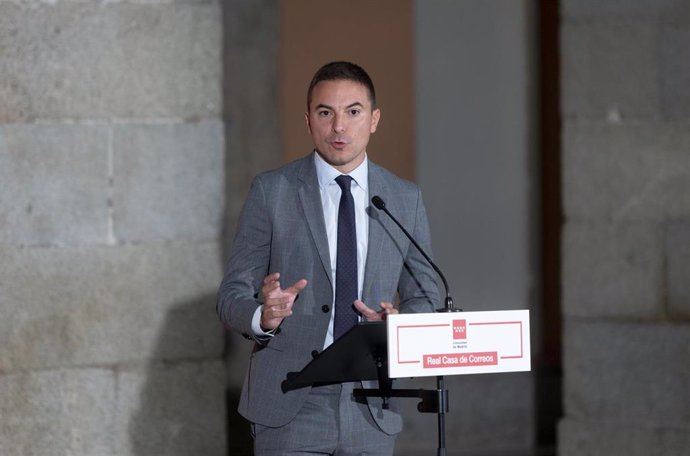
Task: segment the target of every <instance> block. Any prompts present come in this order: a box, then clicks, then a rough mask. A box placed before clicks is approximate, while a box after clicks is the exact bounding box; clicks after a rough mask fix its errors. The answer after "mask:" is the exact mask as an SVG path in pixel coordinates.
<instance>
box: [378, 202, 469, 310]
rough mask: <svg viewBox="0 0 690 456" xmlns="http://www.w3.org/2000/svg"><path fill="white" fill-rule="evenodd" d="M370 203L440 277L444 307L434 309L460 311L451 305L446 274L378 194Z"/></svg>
mask: <svg viewBox="0 0 690 456" xmlns="http://www.w3.org/2000/svg"><path fill="white" fill-rule="evenodd" d="M371 204H373V205H374V207H375V208H376V209H378V210H381V211H383V212H385V213H386V215H388V217H390V219H391V220H393V221H394V222H395V224H396V225H398V227H399V228H400V229H401V230H402V232H403V233H404V234H405V236H407V238H408V239H409V240H410V242H412V244H413V245H414V246H415V247H416V248H417V250H419V253H421V254H422V256H423V257H424V258H425V259H426V261H427V262H428V263H429V264H430V265H431V267H432V268H433V269H434V271H436V273H437V274H438V275H439V277H441V280H442V281H443V286H444V288H445V289H446V300H445V307H443V308H441V309H436V311H437V312H458V311H460V309H455V308H454V307H453V298H452V297H451V296H450V288H449V287H448V281H447V280H446V276H444V275H443V273H442V272H441V270H440V269H439V268H438V266H436V263H434V262H433V260H432V259H431V258H429V255H427V254H426V252H425V251H424V249H422V247H420V245H419V244H418V243H417V241H415V239H414V238H413V237H412V235H411V234H410V233H408V232H407V230H406V229H405V227H403V226H402V225H401V224H400V222H399V221H398V219H396V218H395V217H394V216H393V214H391V213H390V211H389V210H388V209H387V208H386V202H385V201H383V199H382V198H381V197H380V196H378V195H376V196H373V197H372V198H371Z"/></svg>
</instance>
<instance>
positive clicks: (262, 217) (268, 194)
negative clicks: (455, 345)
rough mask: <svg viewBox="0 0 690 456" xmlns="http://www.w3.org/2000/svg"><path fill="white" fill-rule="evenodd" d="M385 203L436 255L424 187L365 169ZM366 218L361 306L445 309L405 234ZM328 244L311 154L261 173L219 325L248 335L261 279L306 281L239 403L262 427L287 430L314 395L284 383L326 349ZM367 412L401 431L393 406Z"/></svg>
mask: <svg viewBox="0 0 690 456" xmlns="http://www.w3.org/2000/svg"><path fill="white" fill-rule="evenodd" d="M374 195H379V196H381V198H383V200H384V201H386V206H387V207H388V209H389V210H390V211H391V212H392V213H393V214H395V216H396V218H398V220H399V221H400V222H401V223H402V225H403V226H404V227H405V228H406V229H407V230H408V231H409V232H410V233H411V234H412V235H413V236H414V237H415V239H416V240H417V242H418V243H419V244H420V245H421V246H422V247H423V248H424V249H425V250H427V251H428V252H430V248H431V245H430V244H431V243H430V234H429V226H428V221H427V217H426V211H425V209H424V205H423V203H422V198H421V194H420V191H419V189H418V188H417V186H416V185H414V184H413V183H411V182H407V181H405V180H403V179H400V178H399V177H397V176H395V175H393V174H392V173H390V172H388V171H386V170H385V169H383V168H381V167H380V166H377V165H375V164H374V163H372V162H371V161H370V162H369V196H370V198H371V197H372V196H374ZM367 212H368V214H369V217H370V218H369V244H368V253H367V259H366V264H365V274H364V284H363V291H362V300H363V301H364V302H365V303H366V304H367V305H368V306H370V307H372V308H374V309H376V310H378V309H379V307H378V306H379V303H380V302H381V301H388V302H394V300H395V294H396V291H397V292H398V293H399V295H400V311H401V312H432V311H433V309H434V308H436V307H439V306H440V298H439V293H438V287H437V285H436V280H435V278H434V277H435V276H434V271H433V270H432V268H431V267H430V266H429V265H428V263H427V262H426V260H425V259H424V258H423V257H422V256H421V255H420V254H419V252H418V251H417V250H416V249H415V247H414V246H413V245H412V244H411V243H410V242H409V240H408V239H407V238H406V237H405V235H404V234H403V233H402V232H401V231H400V229H399V227H397V226H395V224H394V223H393V222H392V221H391V220H390V219H389V218H388V217H387V216H386V215H385V214H383V213H380V212H379V211H378V210H376V209H375V208H373V207H370V208H368V209H367ZM329 258H330V257H329V252H328V239H327V236H326V228H325V222H324V216H323V209H322V205H321V196H320V192H319V185H318V180H317V177H316V168H315V165H314V157H313V156H312V154H310V155H308V156H307V157H304V158H302V159H299V160H296V161H294V162H292V163H290V164H288V165H285V166H283V167H281V168H279V169H277V170H273V171H268V172H266V173H263V174H260V175H258V176H257V177H256V178H255V179H254V181H253V183H252V186H251V190H250V192H249V195H248V197H247V200H246V202H245V205H244V208H243V209H242V214H241V216H240V220H239V225H238V228H237V232H236V235H235V239H234V242H233V246H232V253H231V255H230V259H229V262H228V266H227V270H226V273H225V276H224V278H223V282H222V283H221V286H220V291H219V299H218V307H217V311H218V314H219V316H220V318H221V320H222V321H223V323H224V324H225V325H226V326H227V327H230V328H232V329H234V330H236V331H238V332H240V333H242V334H244V335H251V334H252V329H251V320H252V316H253V315H254V312H255V310H256V308H257V306H259V305H261V302H260V299H261V296H260V291H261V286H262V281H263V278H264V277H265V276H266V275H268V274H269V273H272V272H280V274H281V277H280V282H281V286H283V287H287V286H289V285H291V284H293V283H295V282H296V281H297V280H299V279H302V278H305V279H307V280H308V281H309V284H308V285H307V287H306V288H305V289H304V290H302V292H301V293H300V295H299V297H298V299H297V301H296V302H295V304H294V307H293V315H292V316H290V317H288V318H286V319H285V320H283V323H282V325H281V326H280V330H279V332H278V333H277V334H276V335H275V336H274V337H273V338H271V339H270V340H268V341H267V342H261V341H256V343H255V346H254V350H253V352H252V354H251V358H250V363H249V368H248V371H247V374H246V378H245V383H244V387H243V389H242V394H241V398H240V405H239V411H240V413H241V414H242V415H243V416H244V417H245V418H247V419H248V420H250V421H252V422H254V423H259V424H262V425H265V426H271V427H278V426H282V425H284V424H287V423H288V422H289V421H290V420H291V419H292V418H294V416H295V415H296V414H297V412H298V411H299V409H300V407H301V406H302V403H303V402H304V399H305V397H306V395H307V394H308V393H309V390H310V388H302V389H299V390H295V391H290V392H288V393H283V392H282V390H281V382H282V381H283V380H285V378H286V375H287V373H288V372H298V371H300V370H301V369H302V368H303V367H304V366H305V365H307V364H308V363H309V362H310V361H311V360H312V352H313V351H314V350H316V351H321V350H322V349H323V343H324V339H325V337H326V331H327V328H328V324H329V320H330V312H331V311H332V309H331V303H332V302H333V292H332V289H333V287H332V284H331V277H332V275H331V264H330V260H329ZM368 401H369V408H370V409H371V411H372V415H373V417H374V419H375V420H376V422H377V423H378V424H379V426H380V427H381V429H382V430H383V431H384V432H387V433H389V434H394V433H397V432H399V431H400V429H401V428H402V420H401V418H400V416H399V414H398V413H397V411H396V407H391V409H390V410H383V409H382V408H381V401H380V400H377V399H369V400H368Z"/></svg>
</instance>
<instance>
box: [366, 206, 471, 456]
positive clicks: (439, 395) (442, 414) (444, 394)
mask: <svg viewBox="0 0 690 456" xmlns="http://www.w3.org/2000/svg"><path fill="white" fill-rule="evenodd" d="M371 202H372V204H373V205H374V206H375V207H376V208H377V209H379V210H382V211H383V212H385V213H386V215H388V217H390V219H391V220H393V221H394V222H395V224H396V225H398V228H400V229H401V230H402V232H403V233H405V236H407V238H408V239H409V240H410V242H412V244H413V245H414V246H415V247H416V248H417V250H418V251H419V252H420V253H421V254H422V255H423V256H424V258H425V259H426V261H427V262H428V263H429V264H430V265H431V267H432V268H433V269H434V271H436V273H437V274H438V275H439V277H441V280H442V281H443V287H444V288H445V290H446V299H445V303H444V306H443V307H441V308H438V309H436V312H462V309H456V308H455V307H454V306H453V298H452V297H451V296H450V288H449V287H448V281H447V280H446V277H445V276H444V275H443V273H442V272H441V270H440V269H439V268H438V266H436V263H434V262H433V261H432V260H431V258H429V255H427V254H426V252H425V251H424V249H422V248H421V247H420V246H419V244H418V243H417V241H415V239H414V238H413V237H412V235H411V234H410V233H408V232H407V230H406V229H405V228H404V227H403V226H402V225H401V224H400V222H398V219H396V218H395V217H393V214H391V213H390V211H389V210H388V209H387V208H386V203H385V202H384V201H383V199H381V197H379V196H374V197H372V198H371ZM389 381H390V380H389ZM400 391H401V392H402V391H405V390H400ZM423 393H426V391H425V390H420V391H419V397H422V398H423V400H422V402H421V403H420V404H419V405H418V406H417V409H418V410H419V411H420V412H431V413H436V414H437V415H438V449H437V450H436V455H437V456H446V455H447V452H446V412H448V411H449V404H448V390H447V389H446V387H445V380H444V378H443V375H438V376H437V377H436V398H435V400H433V401H432V402H433V404H432V405H431V406H429V407H428V406H426V405H425V402H424V398H426V399H432V398H428V397H425V396H422V394H423ZM408 397H409V396H408Z"/></svg>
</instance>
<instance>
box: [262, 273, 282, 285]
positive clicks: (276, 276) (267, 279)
mask: <svg viewBox="0 0 690 456" xmlns="http://www.w3.org/2000/svg"><path fill="white" fill-rule="evenodd" d="M279 278H280V272H274V273H273V274H269V275H267V276H266V277H264V285H268V284H269V283H271V282H275V281H277V280H278V279H279Z"/></svg>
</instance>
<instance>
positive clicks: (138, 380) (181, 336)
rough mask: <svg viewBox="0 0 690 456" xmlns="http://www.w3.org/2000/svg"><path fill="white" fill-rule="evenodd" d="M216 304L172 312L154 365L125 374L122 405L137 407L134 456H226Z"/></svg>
mask: <svg viewBox="0 0 690 456" xmlns="http://www.w3.org/2000/svg"><path fill="white" fill-rule="evenodd" d="M215 302H216V296H215V294H208V295H204V296H201V297H199V298H198V299H196V300H194V301H191V302H185V303H182V304H178V305H175V306H174V307H172V308H171V310H170V311H169V312H168V314H167V316H166V319H165V324H164V325H163V328H162V330H161V333H160V335H159V338H158V342H157V344H156V348H155V350H154V352H153V354H152V356H151V361H150V362H149V364H148V365H147V366H145V367H144V368H138V367H133V368H131V369H127V368H123V370H122V372H120V375H119V392H118V393H119V394H120V395H121V396H123V397H121V398H120V400H119V403H120V404H123V403H133V404H137V403H138V408H137V410H136V411H135V412H134V414H133V415H132V417H131V419H130V421H129V426H128V430H129V441H130V445H131V454H133V455H137V456H151V455H162V454H165V455H168V456H174V455H205V456H214V455H217V456H221V455H223V456H225V454H226V448H227V445H226V440H227V434H226V403H225V401H224V399H223V398H224V397H225V390H226V371H225V370H226V368H225V365H224V362H223V359H222V353H223V344H224V340H223V330H222V327H221V325H220V323H219V322H218V318H217V317H216V313H215ZM127 395H129V396H130V397H129V398H127ZM137 396H138V397H137ZM128 399H129V400H128ZM232 454H239V453H232Z"/></svg>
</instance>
